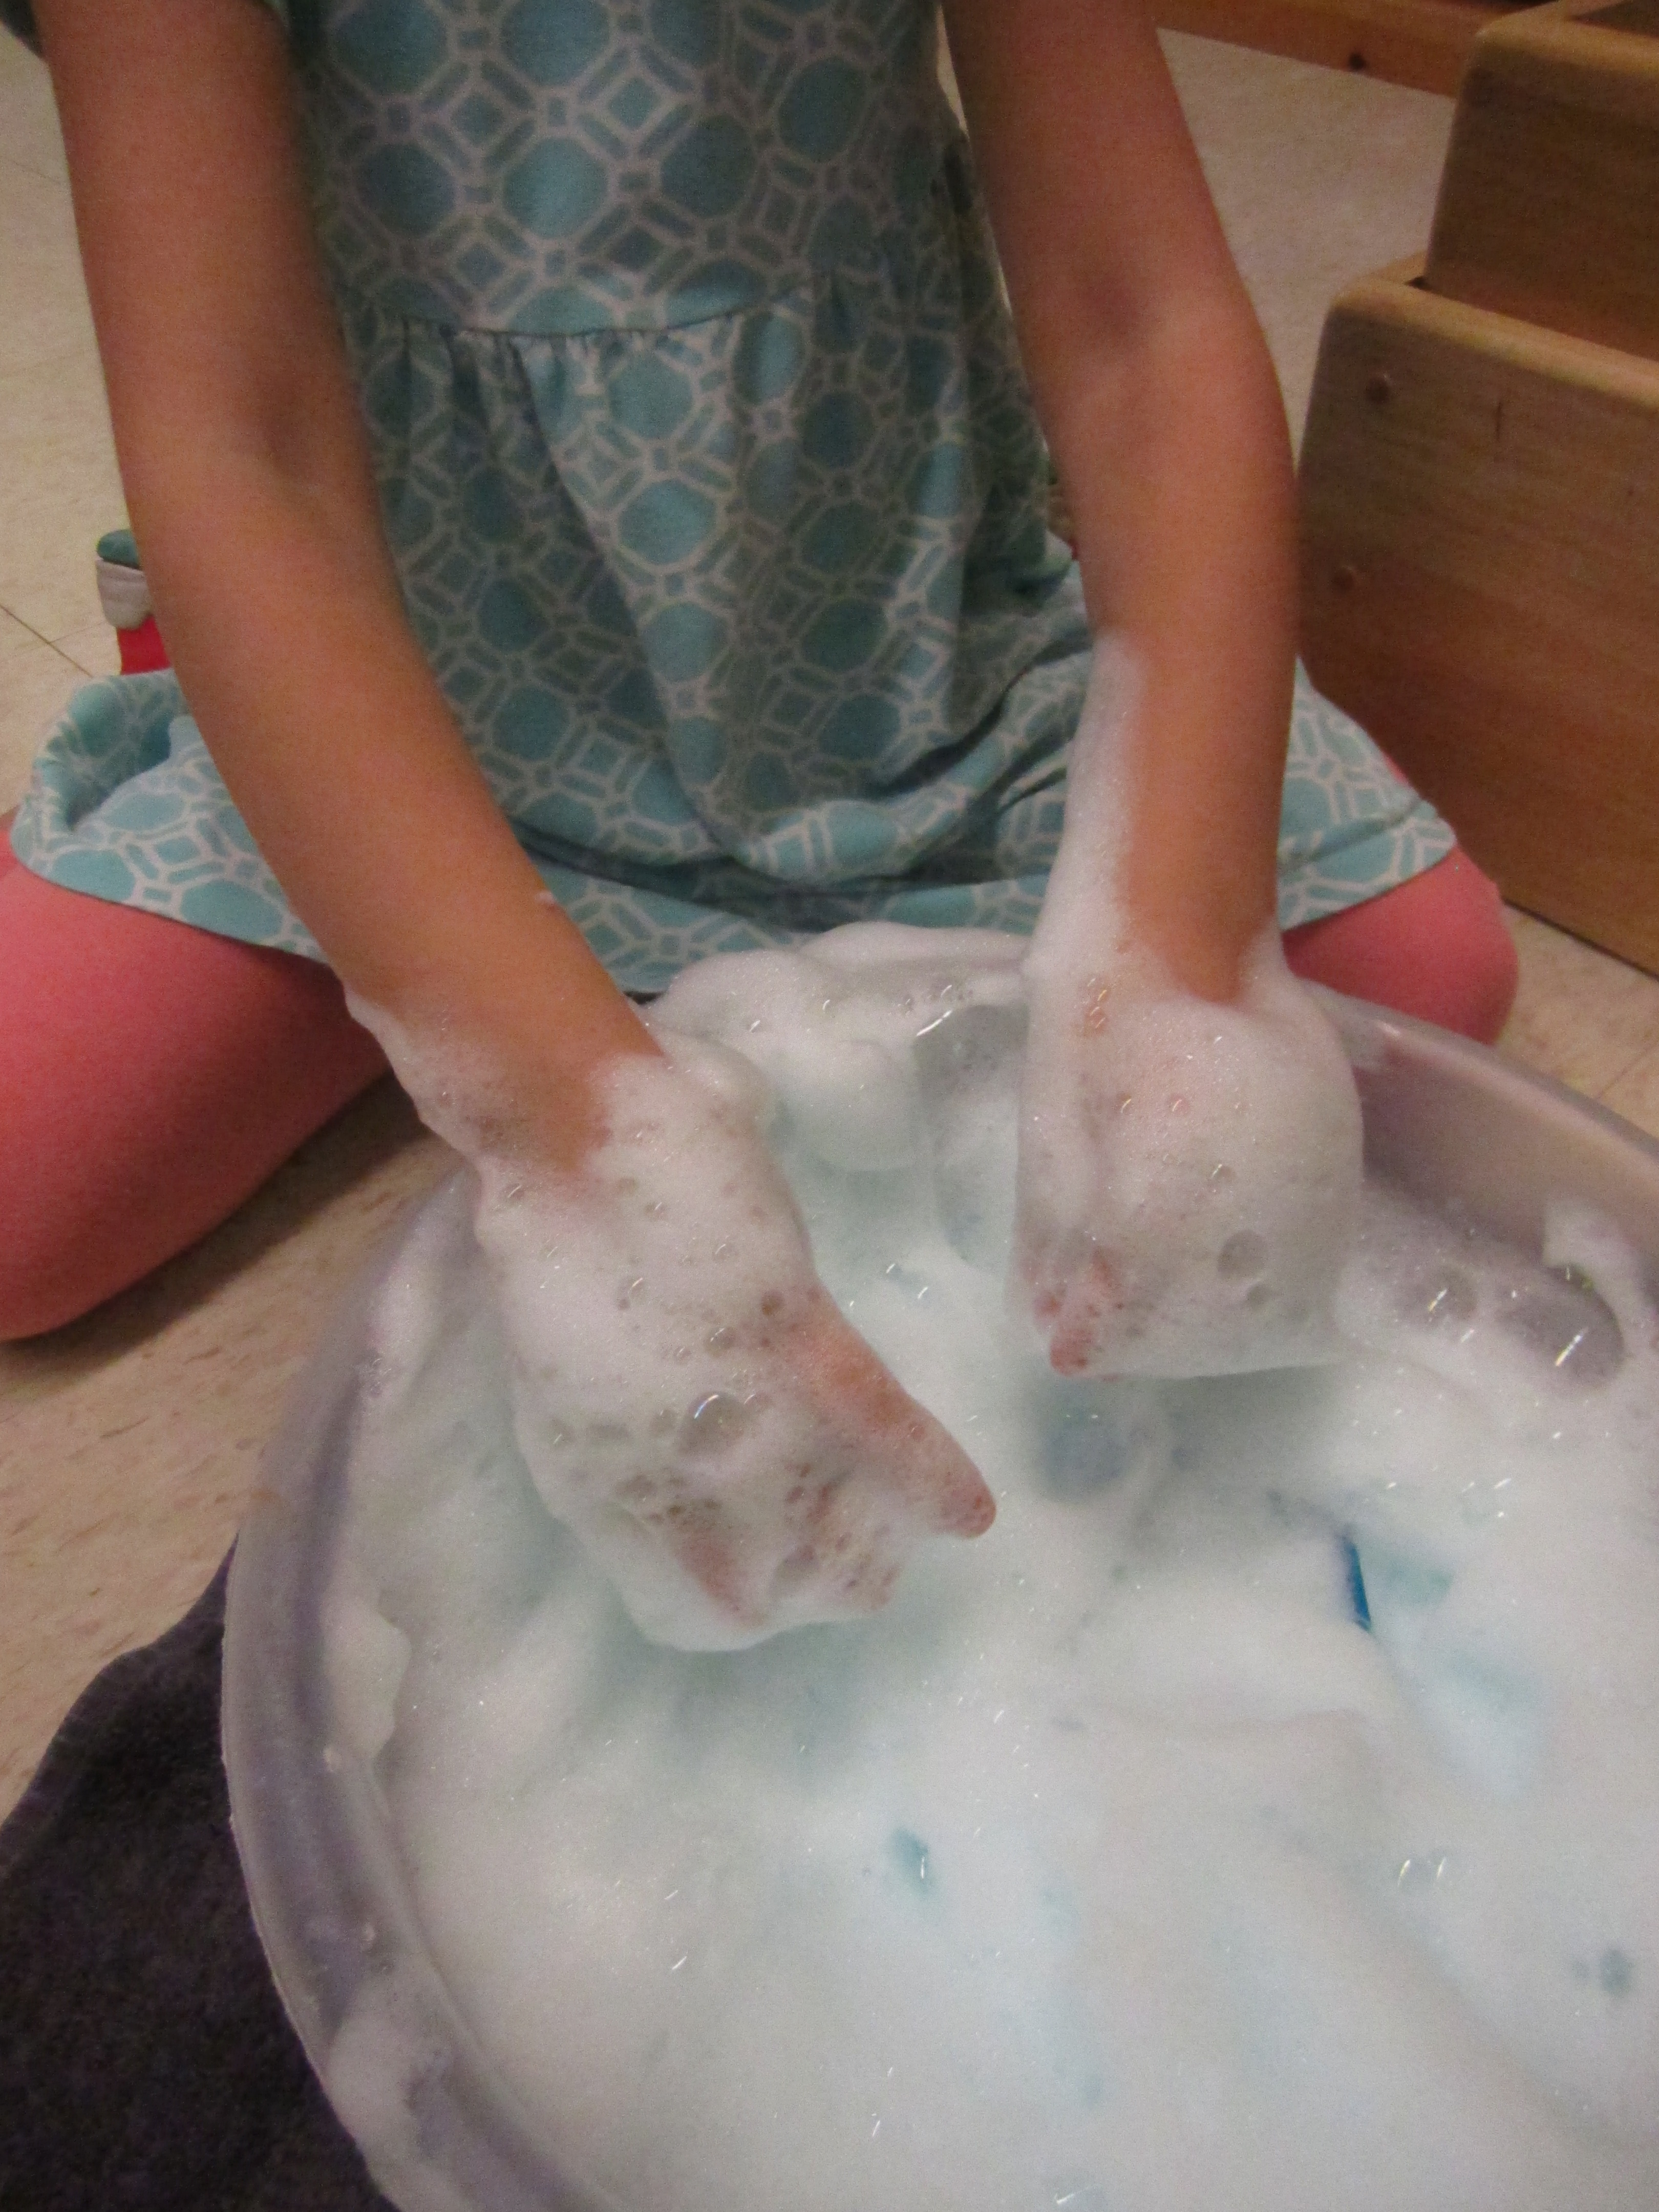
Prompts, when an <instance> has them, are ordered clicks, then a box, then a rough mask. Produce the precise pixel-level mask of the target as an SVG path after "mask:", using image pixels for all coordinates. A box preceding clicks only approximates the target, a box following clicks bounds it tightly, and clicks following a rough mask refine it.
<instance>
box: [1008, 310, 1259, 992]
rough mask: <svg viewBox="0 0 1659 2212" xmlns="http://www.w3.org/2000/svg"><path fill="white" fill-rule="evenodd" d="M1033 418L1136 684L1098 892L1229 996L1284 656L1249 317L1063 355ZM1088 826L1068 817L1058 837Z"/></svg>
mask: <svg viewBox="0 0 1659 2212" xmlns="http://www.w3.org/2000/svg"><path fill="white" fill-rule="evenodd" d="M1048 428H1049V435H1050V438H1051V441H1052V442H1053V446H1054V452H1055V455H1056V459H1057V462H1058V465H1059V466H1060V471H1061V473H1062V476H1063V477H1065V479H1066V486H1067V491H1068V495H1069V496H1070V499H1071V501H1072V506H1073V517H1074V519H1075V521H1076V524H1077V528H1078V546H1079V558H1080V561H1081V564H1082V568H1083V575H1084V583H1085V593H1086V596H1087V599H1088V601H1089V605H1090V611H1091V617H1092V619H1093V621H1094V623H1095V627H1096V629H1097V630H1099V631H1105V632H1109V633H1111V634H1112V635H1114V636H1115V638H1116V639H1119V640H1121V642H1122V646H1123V647H1124V649H1125V653H1126V658H1127V660H1128V662H1129V664H1130V666H1131V668H1132V670H1133V687H1134V690H1135V694H1136V696H1135V699H1134V702H1133V710H1132V711H1130V712H1129V713H1127V715H1126V716H1125V717H1124V718H1123V719H1122V721H1121V725H1120V727H1119V729H1118V732H1117V736H1118V740H1119V743H1120V744H1121V748H1122V751H1123V756H1124V757H1123V758H1122V759H1121V761H1120V762H1119V763H1115V766H1116V769H1117V774H1118V778H1119V784H1120V788H1119V791H1118V793H1117V797H1118V799H1119V801H1120V803H1121V820H1120V821H1119V822H1117V823H1115V825H1114V852H1113V856H1112V857H1113V860H1114V862H1115V866H1114V867H1113V870H1112V874H1113V878H1114V880H1113V884H1112V890H1113V894H1114V896H1115V900H1116V902H1117V903H1118V905H1119V908H1120V909H1121V915H1122V917H1123V919H1124V921H1125V922H1126V923H1127V926H1128V927H1130V928H1131V929H1132V930H1133V932H1134V933H1135V935H1136V936H1137V937H1138V938H1139V939H1143V940H1145V941H1146V942H1147V943H1148V944H1150V945H1152V948H1153V949H1154V950H1155V951H1158V954H1159V955H1160V956H1161V957H1162V958H1163V960H1164V963H1165V964H1166V965H1167V966H1168V967H1169V968H1170V970H1171V972H1172V974H1173V975H1174V976H1175V977H1176V980H1178V981H1180V982H1182V984H1183V985H1184V986H1185V987H1187V988H1188V989H1189V990H1192V991H1194V992H1196V993H1198V994H1200V995H1201V996H1204V997H1206V998H1213V999H1229V998H1231V997H1232V996H1233V995H1234V994H1235V992H1236V990H1237V980H1238V972H1239V962H1240V959H1241V957H1243V953H1244V952H1245V951H1246V949H1247V948H1248V947H1249V945H1250V944H1251V943H1252V942H1253V941H1254V940H1255V938H1256V937H1257V936H1258V935H1259V933H1260V932H1261V929H1262V928H1263V927H1264V926H1265V925H1266V924H1267V922H1268V921H1269V920H1270V919H1271V917H1272V915H1273V908H1274V890H1275V876H1274V870H1275V858H1276V847H1277V837H1278V825H1279V788H1280V781H1281V777H1282V773H1283V765H1284V756H1285V734H1286V731H1287V728H1288V725H1289V720H1290V707H1291V681H1292V671H1293V666H1294V657H1295V635H1296V612H1295V609H1296V587H1295V535H1294V532H1295V519H1294V516H1295V509H1294V482H1293V477H1292V475H1291V460H1290V453H1289V441H1288V439H1287V437H1286V435H1285V425H1284V415H1283V410H1282V407H1281V404H1280V402H1279V392H1278V387H1277V385H1276V384H1275V382H1274V381H1273V372H1272V368H1271V366H1270V364H1269V363H1268V362H1267V355H1266V350H1265V348H1263V347H1262V346H1261V341H1260V338H1259V337H1258V336H1257V335H1256V333H1255V329H1254V325H1252V324H1249V322H1248V321H1246V322H1245V323H1244V324H1243V326H1242V327H1241V326H1240V325H1239V323H1238V321H1237V319H1234V318H1231V317H1230V316H1228V315H1227V314H1226V313H1225V312H1223V313H1211V315H1210V316H1209V317H1208V318H1207V319H1200V320H1197V321H1188V322H1187V323H1186V324H1184V325H1183V324H1182V323H1181V322H1179V321H1177V322H1176V324H1175V325H1174V326H1172V327H1171V328H1170V329H1169V330H1167V331H1159V332H1158V333H1157V334H1155V335H1154V336H1153V337H1150V338H1148V339H1147V340H1146V341H1145V342H1144V343H1142V344H1141V346H1140V347H1139V349H1137V350H1136V351H1135V352H1134V353H1133V355H1132V356H1128V357H1127V358H1125V359H1122V360H1117V361H1107V362H1103V363H1100V364H1097V365H1094V366H1091V365H1089V364H1087V363H1084V364H1081V365H1079V368H1078V370H1077V371H1076V373H1075V374H1074V375H1073V377H1072V378H1071V379H1070V380H1068V381H1067V384H1066V389H1065V391H1064V392H1063V393H1061V394H1059V395H1056V398H1055V400H1054V404H1052V405H1051V406H1050V407H1049V409H1048ZM1097 829H1098V825H1095V824H1091V823H1085V821H1084V820H1083V819H1081V818H1078V817H1071V818H1068V824H1067V837H1068V841H1069V840H1070V839H1072V838H1073V836H1076V835H1078V834H1079V833H1084V832H1088V833H1090V834H1097ZM1097 859H1098V860H1100V861H1101V863H1102V864H1103V862H1104V859H1105V855H1104V854H1099V855H1097Z"/></svg>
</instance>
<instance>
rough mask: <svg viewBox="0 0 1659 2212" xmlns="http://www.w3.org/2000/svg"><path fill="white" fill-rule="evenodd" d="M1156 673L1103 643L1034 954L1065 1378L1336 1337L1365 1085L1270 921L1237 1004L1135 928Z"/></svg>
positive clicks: (1049, 1250)
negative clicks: (1127, 909)
mask: <svg viewBox="0 0 1659 2212" xmlns="http://www.w3.org/2000/svg"><path fill="white" fill-rule="evenodd" d="M1142 692H1143V684H1142V680H1141V675H1140V671H1139V665H1138V664H1137V662H1136V660H1135V659H1134V656H1133V653H1131V652H1130V651H1129V650H1128V648H1127V647H1126V646H1125V645H1124V644H1123V642H1122V641H1121V640H1117V639H1115V638H1113V637H1111V636H1109V635H1108V636H1104V637H1103V638H1102V639H1101V640H1100V641H1098V642H1097V645H1096V647H1095V651H1094V656H1093V659H1092V663H1091V671H1090V683H1089V690H1088V696H1087V698H1086V700H1085V706H1084V711H1083V714H1082V717H1081V720H1080V722H1079V729H1078V733H1077V737H1076V739H1075V741H1074V743H1073V748H1072V753H1071V765H1070V771H1069V775H1068V779H1067V787H1066V832H1065V836H1064V838H1063V839H1062V841H1061V844H1060V851H1059V854H1057V856H1056V859H1055V863H1054V870H1053V872H1052V874H1051V876H1050V878H1049V883H1048V893H1047V896H1045V898H1044V901H1043V907H1042V916H1041V919H1040V920H1039V921H1038V924H1037V927H1036V933H1035V934H1034V936H1033V938H1032V940H1031V947H1030V955H1029V957H1028V958H1027V960H1026V963H1025V981H1026V987H1027V994H1028V999H1029V1002H1030V1038H1029V1042H1028V1044H1027V1047H1026V1052H1025V1060H1024V1078H1023V1096H1022V1119H1023V1142H1022V1145H1021V1147H1020V1162H1019V1185H1018V1232H1017V1238H1016V1254H1015V1261H1016V1264H1015V1269H1014V1275H1013V1279H1012V1289H1013V1290H1014V1292H1015V1296H1016V1304H1018V1306H1019V1307H1020V1308H1021V1309H1022V1310H1028V1311H1029V1313H1030V1317H1031V1319H1032V1321H1033V1322H1035V1324H1036V1329H1037V1332H1038V1334H1040V1336H1041V1337H1042V1340H1043V1342H1044V1343H1045V1344H1046V1345H1047V1346H1048V1351H1049V1355H1050V1357H1051V1358H1052V1360H1053V1362H1054V1366H1055V1367H1056V1368H1057V1369H1058V1370H1060V1372H1061V1373H1062V1374H1070V1375H1076V1376H1108V1375H1123V1374H1149V1375H1164V1376H1179V1375H1216V1374H1237V1373H1243V1372H1245V1371H1248V1370H1251V1369H1255V1368H1267V1367H1285V1366H1296V1365H1303V1364H1308V1363H1309V1362H1311V1361H1317V1360H1320V1359H1322V1358H1329V1357H1330V1356H1331V1355H1332V1353H1333V1352H1334V1349H1335V1339H1334V1334H1333V1332H1332V1329H1331V1326H1330V1304H1331V1300H1332V1297H1333V1296H1334V1292H1335V1289H1336V1284H1337V1279H1338V1277H1339V1275H1340V1272H1341V1267H1342V1263H1343V1261H1344V1259H1345V1258H1346V1255H1347V1252H1348V1249H1349V1247H1350V1244H1351V1243H1352V1237H1353V1231H1354V1227H1355V1224H1356V1221H1357V1218H1358V1203H1359V1182H1360V1152H1361V1129H1360V1120H1359V1104H1358V1098H1357V1097H1356V1096H1355V1093H1354V1088H1353V1083H1352V1079H1351V1077H1350V1075H1349V1073H1348V1068H1347V1063H1346V1060H1345V1059H1344V1057H1343V1054H1342V1051H1341V1048H1340V1044H1339V1043H1338V1042H1337V1039H1336V1037H1335V1036H1334V1034H1333V1032H1332V1030H1331V1028H1330V1025H1329V1024H1328V1022H1327V1021H1326V1020H1325V1019H1324V1018H1323V1017H1322V1014H1321V1013H1320V1012H1319V1010H1318V1007H1317V1006H1316V1004H1315V1003H1314V1001H1313V1000H1312V999H1311V998H1310V995H1309V994H1308V993H1307V992H1305V991H1304V990H1303V988H1302V987H1301V986H1300V985H1299V984H1298V983H1297V981H1295V979H1294V978H1293V977H1292V976H1291V974H1290V972H1289V970H1288V969H1287V968H1286V967H1285V958H1284V954H1283V952H1282V951H1281V950H1280V946H1279V933H1278V931H1277V929H1276V928H1274V927H1273V925H1272V924H1271V922H1269V923H1268V924H1267V926H1265V927H1264V928H1263V929H1262V931H1261V934H1260V936H1259V937H1258V939H1256V941H1255V943H1254V944H1253V945H1251V946H1250V947H1249V950H1248V951H1247V953H1246V956H1245V957H1244V960H1243V966H1242V973H1241V976H1240V987H1239V990H1238V993H1237V997H1236V999H1235V1000H1233V1001H1232V1002H1231V1003H1230V1004H1228V1005H1225V1006H1218V1005H1214V1004H1212V1003H1211V1002H1210V1001H1208V1000H1204V999H1200V998H1197V997H1194V995H1193V994H1191V993H1189V992H1187V991H1184V990H1182V988H1181V987H1179V986H1178V984H1177V983H1176V980H1175V978H1174V977H1173V976H1172V975H1170V974H1169V973H1168V971H1167V970H1166V969H1164V965H1163V963H1161V961H1160V960H1159V959H1158V957H1157V956H1156V955H1155V954H1154V953H1153V952H1152V951H1150V950H1149V949H1148V947H1147V946H1146V945H1145V944H1144V943H1141V942H1139V941H1138V939H1137V935H1136V933H1135V932H1134V931H1133V930H1132V929H1131V928H1130V927H1129V924H1128V921H1127V918H1126V915H1125V913H1124V910H1123V903H1122V893H1121V873H1122V868H1123V864H1124V860H1125V840H1126V835H1127V824H1128V823H1130V822H1131V821H1132V819H1133V815H1134V811H1135V805H1136V795H1135V789H1134V761H1135V755H1136V739H1137V738H1138V735H1139V732H1138V722H1139V715H1140V713H1141V697H1142Z"/></svg>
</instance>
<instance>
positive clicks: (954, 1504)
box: [937, 1460, 997, 1536]
mask: <svg viewBox="0 0 1659 2212" xmlns="http://www.w3.org/2000/svg"><path fill="white" fill-rule="evenodd" d="M943 1503H944V1504H945V1511H944V1513H943V1514H942V1515H941V1516H940V1517H939V1522H938V1523H937V1526H938V1528H939V1534H941V1535H945V1536H982V1535H983V1534H985V1532H986V1530H987V1528H989V1527H990V1525H991V1523H992V1522H994V1520H995V1519H996V1517H997V1502H996V1500H995V1498H993V1497H992V1495H991V1492H990V1491H989V1489H988V1488H987V1486H986V1483H985V1480H984V1478H983V1476H982V1475H981V1474H980V1471H979V1469H978V1468H976V1467H975V1465H974V1464H973V1462H972V1461H971V1460H969V1462H967V1472H966V1474H965V1475H964V1477H963V1480H962V1481H961V1482H960V1483H958V1484H957V1486H955V1487H954V1489H953V1491H952V1492H951V1495H950V1496H949V1497H948V1498H946V1499H945V1500H944V1501H943Z"/></svg>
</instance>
